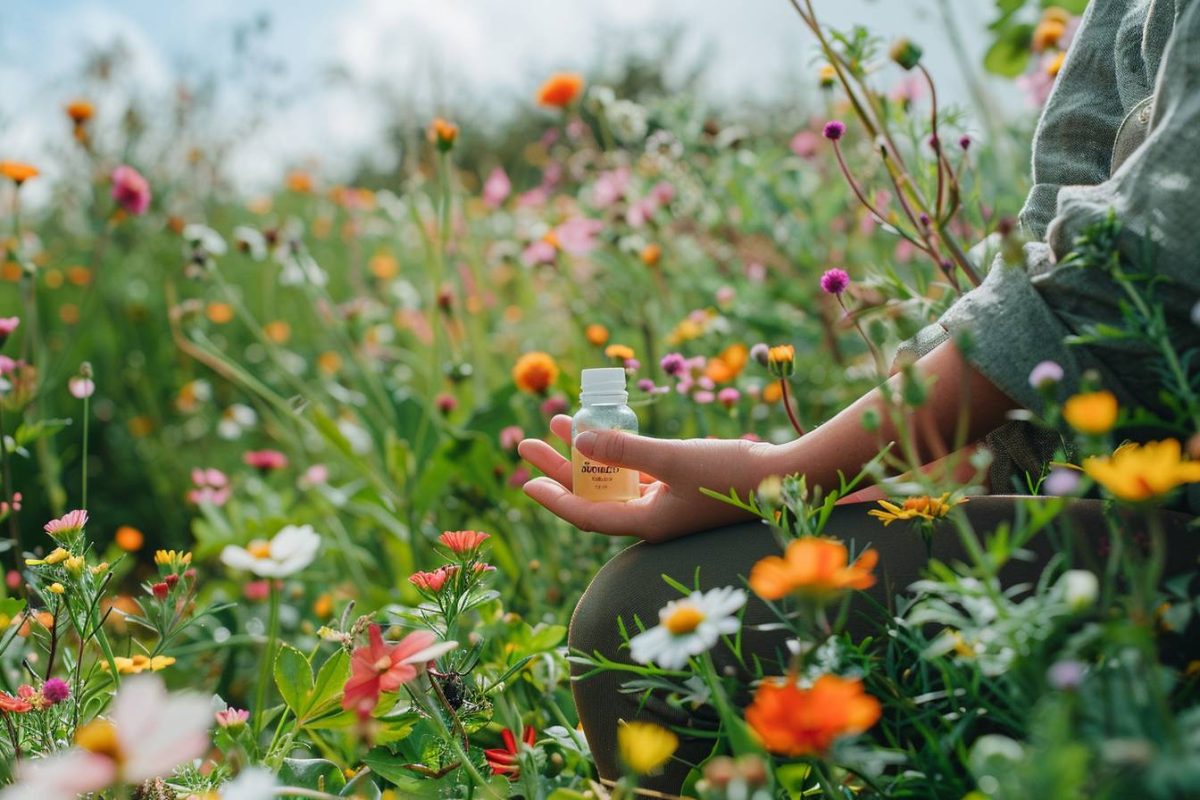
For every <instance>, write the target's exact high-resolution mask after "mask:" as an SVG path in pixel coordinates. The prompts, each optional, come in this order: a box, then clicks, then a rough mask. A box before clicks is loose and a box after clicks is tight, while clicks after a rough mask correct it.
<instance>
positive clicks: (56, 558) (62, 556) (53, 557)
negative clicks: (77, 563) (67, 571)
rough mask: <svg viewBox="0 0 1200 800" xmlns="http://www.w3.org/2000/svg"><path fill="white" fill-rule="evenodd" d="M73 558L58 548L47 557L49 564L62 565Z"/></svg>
mask: <svg viewBox="0 0 1200 800" xmlns="http://www.w3.org/2000/svg"><path fill="white" fill-rule="evenodd" d="M70 557H71V554H70V553H69V552H67V551H66V550H64V549H63V548H61V547H56V548H54V549H53V550H51V551H50V555H48V556H46V563H47V564H60V563H62V562H63V561H66V560H67V559H68V558H70Z"/></svg>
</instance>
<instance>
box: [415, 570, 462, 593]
mask: <svg viewBox="0 0 1200 800" xmlns="http://www.w3.org/2000/svg"><path fill="white" fill-rule="evenodd" d="M457 571H458V566H457V565H455V564H447V565H446V566H444V567H438V568H437V569H435V570H434V571H433V572H414V573H413V574H412V575H409V576H408V582H409V583H411V584H412V585H413V586H415V587H417V588H418V589H422V590H424V591H426V592H430V593H432V594H437V593H438V592H440V591H441V590H442V589H443V588H444V587H445V585H446V581H448V580H450V578H451V577H453V576H454V573H455V572H457Z"/></svg>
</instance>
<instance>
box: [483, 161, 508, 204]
mask: <svg viewBox="0 0 1200 800" xmlns="http://www.w3.org/2000/svg"><path fill="white" fill-rule="evenodd" d="M511 192H512V181H510V180H509V179H508V174H507V173H506V172H505V171H504V169H503V168H502V167H496V168H495V169H493V170H492V171H491V173H490V174H489V175H488V176H487V180H486V181H484V183H483V202H484V205H486V206H487V207H488V208H499V207H500V205H501V204H502V203H503V202H504V201H505V200H506V199H508V195H509V194H510V193H511Z"/></svg>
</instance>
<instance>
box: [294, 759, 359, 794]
mask: <svg viewBox="0 0 1200 800" xmlns="http://www.w3.org/2000/svg"><path fill="white" fill-rule="evenodd" d="M278 779H279V783H280V784H281V785H283V786H298V787H300V788H302V789H313V790H315V791H323V792H336V791H340V790H341V788H342V787H343V786H345V785H346V777H345V776H344V775H342V771H341V770H340V769H338V766H337V764H334V763H333V762H332V761H327V760H325V759H324V758H285V759H284V760H283V764H281V765H280V767H279V773H278Z"/></svg>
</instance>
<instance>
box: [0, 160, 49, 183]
mask: <svg viewBox="0 0 1200 800" xmlns="http://www.w3.org/2000/svg"><path fill="white" fill-rule="evenodd" d="M39 174H41V173H39V172H38V168H37V167H35V166H34V165H33V164H26V163H25V162H24V161H0V175H3V176H4V177H6V178H8V179H9V180H10V181H12V182H13V183H15V184H17V186H20V185H21V184H22V183H24V182H25V181H27V180H29V179H30V178H36V177H37V176H38V175H39Z"/></svg>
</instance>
